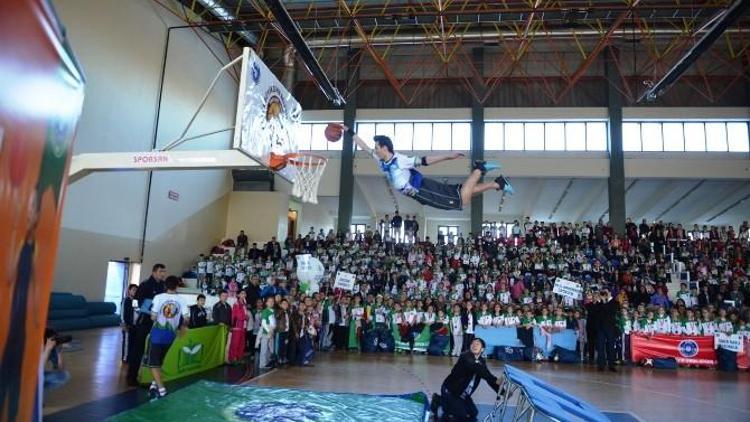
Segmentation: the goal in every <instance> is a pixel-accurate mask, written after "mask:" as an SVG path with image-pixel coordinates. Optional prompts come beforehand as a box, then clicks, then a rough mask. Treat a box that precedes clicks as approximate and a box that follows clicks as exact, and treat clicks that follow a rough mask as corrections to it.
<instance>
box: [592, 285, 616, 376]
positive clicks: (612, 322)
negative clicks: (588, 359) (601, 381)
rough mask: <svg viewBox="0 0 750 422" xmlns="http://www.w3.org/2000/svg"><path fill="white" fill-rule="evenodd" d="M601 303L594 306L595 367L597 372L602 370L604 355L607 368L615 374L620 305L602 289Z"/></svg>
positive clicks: (607, 291)
mask: <svg viewBox="0 0 750 422" xmlns="http://www.w3.org/2000/svg"><path fill="white" fill-rule="evenodd" d="M600 295H601V302H600V303H598V304H597V305H595V306H596V307H597V308H598V309H597V312H596V314H597V315H596V316H597V320H598V321H597V324H596V353H597V355H598V356H597V362H596V366H597V369H598V370H599V371H603V370H604V363H605V353H606V363H607V367H608V368H609V370H610V371H612V372H617V369H616V368H615V342H616V341H618V337H619V336H618V335H617V316H618V315H619V314H620V305H619V304H618V303H617V301H616V300H615V299H614V298H613V297H612V295H611V294H610V293H609V290H607V289H603V290H602V291H601V292H600Z"/></svg>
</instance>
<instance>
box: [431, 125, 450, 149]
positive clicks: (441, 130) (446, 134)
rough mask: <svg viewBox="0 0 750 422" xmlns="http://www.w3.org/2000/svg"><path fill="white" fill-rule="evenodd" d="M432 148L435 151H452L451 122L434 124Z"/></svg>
mask: <svg viewBox="0 0 750 422" xmlns="http://www.w3.org/2000/svg"><path fill="white" fill-rule="evenodd" d="M432 149H433V150H435V151H450V149H451V124H450V123H435V124H433V125H432Z"/></svg>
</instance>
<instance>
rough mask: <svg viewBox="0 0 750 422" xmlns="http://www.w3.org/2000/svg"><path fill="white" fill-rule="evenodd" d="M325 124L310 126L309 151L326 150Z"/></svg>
mask: <svg viewBox="0 0 750 422" xmlns="http://www.w3.org/2000/svg"><path fill="white" fill-rule="evenodd" d="M326 126H327V124H325V123H317V124H314V125H312V138H310V149H311V150H313V151H325V150H327V149H328V139H326V136H325V130H326Z"/></svg>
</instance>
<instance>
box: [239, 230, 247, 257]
mask: <svg viewBox="0 0 750 422" xmlns="http://www.w3.org/2000/svg"><path fill="white" fill-rule="evenodd" d="M245 252H247V235H246V234H245V231H244V230H240V234H239V235H238V236H237V254H238V255H239V256H245Z"/></svg>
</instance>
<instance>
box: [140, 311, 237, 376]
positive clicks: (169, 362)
mask: <svg viewBox="0 0 750 422" xmlns="http://www.w3.org/2000/svg"><path fill="white" fill-rule="evenodd" d="M147 342H148V340H147ZM146 344H148V343H146ZM226 345H227V327H226V326H225V325H209V326H207V327H201V328H193V329H190V330H187V334H185V335H183V336H178V337H177V338H176V339H175V341H174V343H172V346H171V347H170V348H169V351H168V352H167V356H165V357H164V363H163V364H162V367H161V370H162V374H163V377H164V381H172V380H176V379H178V378H182V377H186V376H188V375H192V374H195V373H198V372H203V371H205V370H208V369H211V368H215V367H217V366H220V365H223V364H224V351H225V350H226ZM152 380H153V377H152V376H151V371H150V370H149V368H146V367H145V366H141V370H140V372H139V373H138V382H140V383H141V384H148V383H150V382H151V381H152Z"/></svg>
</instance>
